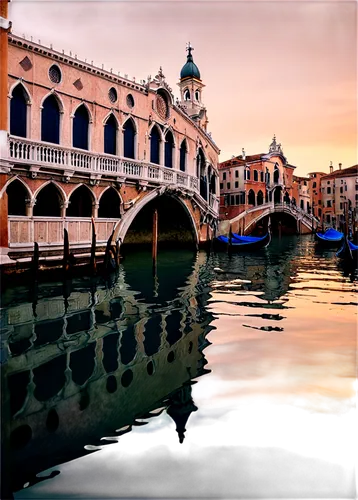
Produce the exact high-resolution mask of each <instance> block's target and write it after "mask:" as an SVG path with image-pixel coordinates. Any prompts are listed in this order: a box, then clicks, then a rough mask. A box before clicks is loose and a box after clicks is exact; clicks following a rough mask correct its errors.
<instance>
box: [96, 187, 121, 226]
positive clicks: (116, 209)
mask: <svg viewBox="0 0 358 500" xmlns="http://www.w3.org/2000/svg"><path fill="white" fill-rule="evenodd" d="M120 205H121V199H120V197H119V195H118V193H117V191H116V190H115V189H114V188H113V187H110V188H109V189H107V190H106V191H105V192H104V193H103V195H102V196H101V199H100V200H99V208H98V217H105V218H114V219H119V218H120V217H121V211H120Z"/></svg>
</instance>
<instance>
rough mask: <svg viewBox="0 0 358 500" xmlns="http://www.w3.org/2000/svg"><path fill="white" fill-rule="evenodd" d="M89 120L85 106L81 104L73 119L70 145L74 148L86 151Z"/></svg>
mask: <svg viewBox="0 0 358 500" xmlns="http://www.w3.org/2000/svg"><path fill="white" fill-rule="evenodd" d="M89 119H90V117H89V113H88V110H87V108H86V106H85V105H84V104H81V106H79V107H78V108H77V109H76V112H75V116H74V117H73V130H72V145H73V147H74V148H80V149H88V144H89V140H88V135H89V134H88V132H89Z"/></svg>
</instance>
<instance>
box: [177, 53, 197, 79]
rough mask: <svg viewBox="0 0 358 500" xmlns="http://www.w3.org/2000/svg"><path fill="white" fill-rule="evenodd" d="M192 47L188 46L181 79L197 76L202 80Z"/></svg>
mask: <svg viewBox="0 0 358 500" xmlns="http://www.w3.org/2000/svg"><path fill="white" fill-rule="evenodd" d="M192 50H193V49H192V47H190V46H189V48H188V55H187V60H186V63H185V64H184V66H183V67H182V69H181V72H180V79H181V80H182V79H183V78H197V79H198V80H200V71H199V68H198V67H197V65H196V64H195V63H194V60H193V56H192V55H191V51H192Z"/></svg>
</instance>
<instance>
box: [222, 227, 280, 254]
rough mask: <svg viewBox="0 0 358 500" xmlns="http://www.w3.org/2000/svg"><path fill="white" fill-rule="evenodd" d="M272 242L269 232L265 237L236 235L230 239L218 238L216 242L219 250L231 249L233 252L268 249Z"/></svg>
mask: <svg viewBox="0 0 358 500" xmlns="http://www.w3.org/2000/svg"><path fill="white" fill-rule="evenodd" d="M270 241H271V232H270V231H268V232H267V233H266V234H265V235H264V236H261V237H256V236H239V235H235V234H234V233H233V234H232V235H231V238H230V237H227V236H218V237H217V238H216V240H215V243H216V247H217V248H218V249H222V250H224V249H229V251H232V252H251V251H254V250H261V248H266V247H267V246H268V245H269V244H270Z"/></svg>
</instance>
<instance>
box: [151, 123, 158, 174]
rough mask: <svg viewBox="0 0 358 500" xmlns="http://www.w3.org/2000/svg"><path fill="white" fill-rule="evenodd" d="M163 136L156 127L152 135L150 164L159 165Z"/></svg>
mask: <svg viewBox="0 0 358 500" xmlns="http://www.w3.org/2000/svg"><path fill="white" fill-rule="evenodd" d="M160 143H161V136H160V132H159V130H158V127H157V126H156V125H154V127H153V128H152V131H151V133H150V162H151V163H156V164H157V165H159V160H160Z"/></svg>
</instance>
